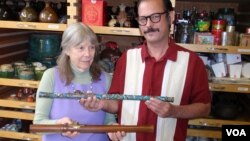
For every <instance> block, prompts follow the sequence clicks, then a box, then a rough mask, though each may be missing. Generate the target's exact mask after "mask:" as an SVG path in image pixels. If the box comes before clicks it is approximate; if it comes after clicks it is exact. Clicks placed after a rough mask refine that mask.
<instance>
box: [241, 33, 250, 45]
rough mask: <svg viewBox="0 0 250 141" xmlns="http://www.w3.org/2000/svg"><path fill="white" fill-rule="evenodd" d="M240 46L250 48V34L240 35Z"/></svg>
mask: <svg viewBox="0 0 250 141" xmlns="http://www.w3.org/2000/svg"><path fill="white" fill-rule="evenodd" d="M240 46H242V47H250V34H241V35H240Z"/></svg>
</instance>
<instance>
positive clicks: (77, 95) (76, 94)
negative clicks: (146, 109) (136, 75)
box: [39, 90, 174, 102]
mask: <svg viewBox="0 0 250 141" xmlns="http://www.w3.org/2000/svg"><path fill="white" fill-rule="evenodd" d="M93 96H96V98H97V99H105V100H141V101H146V100H149V99H150V98H151V97H152V96H144V95H126V94H94V93H84V92H81V91H78V90H76V91H75V92H73V93H49V92H39V97H43V98H52V99H53V98H61V99H81V98H84V99H86V98H88V97H93ZM154 98H157V99H159V100H162V101H164V102H174V97H165V96H155V97H154Z"/></svg>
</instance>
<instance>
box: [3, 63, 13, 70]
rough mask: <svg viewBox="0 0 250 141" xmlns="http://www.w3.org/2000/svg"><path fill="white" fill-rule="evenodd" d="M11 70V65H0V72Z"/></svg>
mask: <svg viewBox="0 0 250 141" xmlns="http://www.w3.org/2000/svg"><path fill="white" fill-rule="evenodd" d="M9 69H13V67H12V64H2V65H1V70H9Z"/></svg>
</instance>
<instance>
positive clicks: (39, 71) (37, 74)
mask: <svg viewBox="0 0 250 141" xmlns="http://www.w3.org/2000/svg"><path fill="white" fill-rule="evenodd" d="M46 69H47V67H46V66H37V67H35V79H36V80H41V78H42V76H43V73H44V71H45V70H46Z"/></svg>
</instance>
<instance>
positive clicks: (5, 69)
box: [0, 64, 14, 78]
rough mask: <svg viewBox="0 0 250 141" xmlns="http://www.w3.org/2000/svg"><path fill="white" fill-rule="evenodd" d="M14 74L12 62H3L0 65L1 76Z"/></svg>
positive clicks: (10, 76) (6, 76)
mask: <svg viewBox="0 0 250 141" xmlns="http://www.w3.org/2000/svg"><path fill="white" fill-rule="evenodd" d="M13 76H14V68H13V67H12V65H11V64H3V65H1V67H0V77H2V78H12V77H13Z"/></svg>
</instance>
